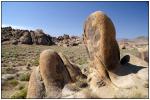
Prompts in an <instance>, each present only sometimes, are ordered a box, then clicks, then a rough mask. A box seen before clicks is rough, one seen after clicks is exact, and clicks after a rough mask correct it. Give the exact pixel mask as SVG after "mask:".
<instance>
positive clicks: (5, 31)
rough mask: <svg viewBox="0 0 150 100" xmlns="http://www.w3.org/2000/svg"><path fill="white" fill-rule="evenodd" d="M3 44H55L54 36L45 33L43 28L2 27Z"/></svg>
mask: <svg viewBox="0 0 150 100" xmlns="http://www.w3.org/2000/svg"><path fill="white" fill-rule="evenodd" d="M1 34H2V44H15V45H16V44H30V45H31V44H37V45H53V44H54V42H53V41H52V37H51V36H50V35H47V34H45V33H44V32H43V31H42V30H39V29H37V30H36V31H32V30H31V31H29V30H20V29H12V28H11V27H5V28H2V32H1Z"/></svg>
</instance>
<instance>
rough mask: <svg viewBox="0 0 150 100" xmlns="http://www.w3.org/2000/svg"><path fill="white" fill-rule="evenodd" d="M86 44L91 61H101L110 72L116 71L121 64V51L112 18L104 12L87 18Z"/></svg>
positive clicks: (85, 29) (85, 27) (85, 28)
mask: <svg viewBox="0 0 150 100" xmlns="http://www.w3.org/2000/svg"><path fill="white" fill-rule="evenodd" d="M84 42H85V44H86V47H87V49H88V52H89V54H90V58H91V60H95V59H99V60H101V62H103V64H104V66H105V67H106V69H108V70H112V69H114V68H115V67H116V66H117V65H118V64H119V60H120V51H119V46H118V44H117V41H116V32H115V28H114V25H113V23H112V21H111V20H110V18H109V17H107V15H105V14H104V13H103V12H99V11H97V12H94V13H92V14H91V15H90V16H89V17H88V18H87V20H86V22H85V26H84ZM99 60H98V61H99ZM97 63H99V62H97ZM98 69H99V68H98Z"/></svg>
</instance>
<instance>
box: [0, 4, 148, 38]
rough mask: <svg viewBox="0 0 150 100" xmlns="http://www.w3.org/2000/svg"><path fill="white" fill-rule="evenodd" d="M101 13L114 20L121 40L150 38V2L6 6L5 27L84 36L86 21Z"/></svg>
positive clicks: (3, 6) (3, 9)
mask: <svg viewBox="0 0 150 100" xmlns="http://www.w3.org/2000/svg"><path fill="white" fill-rule="evenodd" d="M98 10H101V11H103V12H105V13H106V14H107V15H108V16H109V17H110V18H111V19H112V21H113V23H114V25H115V28H116V33H117V38H134V37H137V36H141V35H144V36H148V2H2V26H12V27H14V28H23V29H32V30H35V29H38V28H39V29H43V31H44V32H45V33H47V34H50V35H52V36H58V35H63V34H69V35H78V36H81V35H82V33H83V24H84V22H85V20H86V18H87V17H88V16H89V15H90V14H91V13H92V12H94V11H98Z"/></svg>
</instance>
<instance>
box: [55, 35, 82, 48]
mask: <svg viewBox="0 0 150 100" xmlns="http://www.w3.org/2000/svg"><path fill="white" fill-rule="evenodd" d="M56 41H57V42H56V44H57V45H58V46H64V47H68V46H77V45H79V44H81V43H82V39H81V38H80V37H77V36H72V37H70V36H69V35H66V34H64V35H63V36H59V37H58V38H57V39H56Z"/></svg>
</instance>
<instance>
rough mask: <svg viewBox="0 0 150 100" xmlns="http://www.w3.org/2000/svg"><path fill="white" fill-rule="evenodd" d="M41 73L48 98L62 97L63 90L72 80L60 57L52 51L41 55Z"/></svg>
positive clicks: (46, 51)
mask: <svg viewBox="0 0 150 100" xmlns="http://www.w3.org/2000/svg"><path fill="white" fill-rule="evenodd" d="M39 64H40V65H39V66H40V73H41V76H42V79H43V82H44V85H45V88H46V94H47V97H48V98H59V97H61V89H62V88H63V87H64V85H65V84H67V83H68V82H69V81H70V80H71V79H70V75H69V73H68V71H67V69H66V68H65V66H64V64H63V62H62V60H61V58H60V57H59V55H58V54H57V53H56V52H54V51H52V50H45V51H43V52H42V53H41V54H40V60H39Z"/></svg>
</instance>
